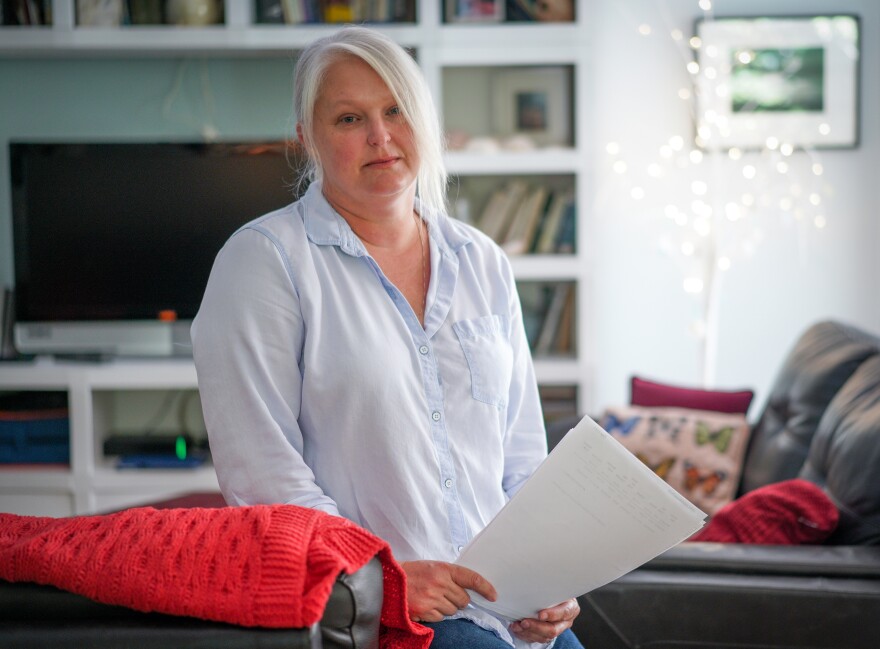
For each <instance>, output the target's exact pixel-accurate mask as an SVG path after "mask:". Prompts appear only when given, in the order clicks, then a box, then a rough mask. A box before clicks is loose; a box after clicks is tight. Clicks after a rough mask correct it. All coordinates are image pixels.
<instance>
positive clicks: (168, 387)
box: [0, 356, 219, 516]
mask: <svg viewBox="0 0 880 649" xmlns="http://www.w3.org/2000/svg"><path fill="white" fill-rule="evenodd" d="M0 390H4V391H25V390H35V391H36V390H38V391H58V392H63V393H66V394H67V396H68V407H69V413H70V462H69V463H68V464H65V465H57V464H53V465H35V464H29V465H13V464H2V465H0V511H3V512H12V513H17V514H27V515H35V516H71V515H78V514H91V513H99V512H107V511H112V510H116V509H120V508H123V507H129V506H136V505H140V504H145V503H148V502H151V501H155V500H161V499H165V498H171V497H175V496H178V495H180V494H183V493H186V492H192V491H210V492H219V486H218V484H217V477H216V474H215V473H214V467H213V465H211V464H210V463H207V464H205V465H203V466H201V467H198V468H191V469H122V470H121V469H117V468H116V466H115V458H106V457H105V456H104V452H103V444H104V440H105V439H107V438H108V437H109V436H110V435H111V434H113V433H114V432H116V431H117V430H130V431H135V432H137V431H138V430H139V426H140V427H141V428H142V427H143V426H144V423H145V422H146V421H148V420H150V419H153V418H154V417H155V415H156V413H157V412H158V411H159V410H160V409H161V408H166V407H167V411H168V417H167V418H165V419H164V421H160V425H159V430H160V431H163V430H164V429H166V428H167V429H169V430H171V429H175V430H179V428H177V427H178V426H179V424H180V421H179V420H176V419H175V417H176V416H177V414H178V413H179V412H181V411H182V412H183V417H184V419H185V421H184V424H185V426H186V428H187V429H188V432H189V433H190V434H192V435H193V436H195V437H202V438H204V436H205V433H204V421H203V420H202V416H201V409H200V404H199V402H198V383H197V381H196V371H195V366H194V364H193V362H192V359H186V358H161V359H122V358H109V357H105V358H101V359H100V360H98V361H96V360H94V359H71V358H64V359H60V358H57V357H56V358H52V357H46V356H40V357H37V358H35V359H33V360H31V361H17V362H15V363H9V364H4V365H3V366H2V369H0ZM132 422H135V423H134V424H132Z"/></svg>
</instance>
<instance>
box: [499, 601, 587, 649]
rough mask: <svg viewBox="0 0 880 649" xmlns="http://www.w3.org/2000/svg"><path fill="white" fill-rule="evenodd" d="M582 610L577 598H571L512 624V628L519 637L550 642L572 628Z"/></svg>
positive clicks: (528, 640) (530, 640) (532, 640)
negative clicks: (533, 616)
mask: <svg viewBox="0 0 880 649" xmlns="http://www.w3.org/2000/svg"><path fill="white" fill-rule="evenodd" d="M580 612H581V607H580V606H579V605H578V603H577V600H576V599H570V600H568V601H567V602H562V603H561V604H557V605H556V606H551V607H550V608H545V609H544V610H542V611H538V615H537V617H535V618H531V617H528V618H525V619H522V620H519V621H518V622H514V623H513V624H511V625H510V630H511V631H513V633H514V635H516V636H517V637H518V638H522V639H523V640H525V641H527V642H550V641H551V640H552V639H553V638H555V637H556V636H558V635H559V634H560V633H562V632H563V631H565V630H566V629H569V628H571V625H572V623H573V622H574V619H575V618H576V617H577V616H578V614H579V613H580Z"/></svg>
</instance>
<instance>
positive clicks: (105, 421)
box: [0, 0, 594, 515]
mask: <svg viewBox="0 0 880 649" xmlns="http://www.w3.org/2000/svg"><path fill="white" fill-rule="evenodd" d="M573 1H574V2H575V4H576V12H575V15H576V16H577V19H576V20H575V21H574V22H571V23H540V24H539V23H516V24H447V23H445V22H443V20H442V4H443V3H442V1H441V0H413V2H414V7H415V11H414V13H415V16H416V18H417V20H416V22H407V23H399V24H387V23H383V24H373V25H372V26H373V27H375V28H376V29H379V30H381V31H383V32H384V33H386V34H388V35H389V36H391V37H392V38H393V39H395V40H396V41H397V42H398V43H400V44H401V45H403V46H405V47H409V48H412V49H413V50H414V53H415V56H416V58H417V60H418V62H419V64H420V65H421V66H422V69H423V70H424V72H425V75H426V78H427V80H428V83H429V86H430V87H431V91H432V93H433V94H434V97H435V100H436V103H437V106H438V107H439V109H440V110H441V113H447V112H448V111H447V110H446V107H450V106H451V107H458V108H459V109H463V110H466V111H471V112H472V113H474V114H475V115H476V119H478V120H479V119H482V120H483V121H484V122H485V123H487V124H488V123H490V121H491V119H492V118H493V117H492V115H493V114H492V108H491V100H490V99H488V98H487V99H484V100H483V102H482V104H475V103H474V102H473V101H472V100H473V98H472V97H471V96H470V95H469V94H468V93H467V91H463V90H461V89H458V90H457V89H456V88H455V87H453V85H452V84H449V83H447V81H448V76H449V75H448V72H449V71H450V70H453V69H458V70H463V71H464V73H465V75H466V74H467V72H468V71H471V72H474V71H475V70H476V69H477V68H487V69H493V68H511V67H533V66H558V67H561V68H565V69H566V70H567V74H568V77H569V78H570V84H568V85H570V88H568V89H567V95H566V99H565V101H566V105H565V109H566V113H567V115H568V121H569V122H570V124H569V125H568V131H567V135H568V137H567V142H565V144H567V145H568V146H558V145H557V146H552V147H543V148H535V149H532V150H521V151H519V150H513V149H511V148H505V147H504V146H499V147H498V148H497V150H495V151H492V152H488V153H487V152H483V151H475V150H463V149H460V150H453V151H450V152H449V153H448V154H447V156H446V163H447V168H448V171H449V173H450V176H451V177H454V178H457V179H458V180H459V181H460V182H459V183H458V187H459V188H460V191H462V192H477V193H479V192H483V196H481V197H479V199H478V200H477V199H474V200H473V201H472V204H473V209H472V213H471V216H472V217H474V219H475V218H476V216H478V215H477V214H476V213H475V212H477V211H478V210H479V209H480V208H479V207H478V205H479V204H481V202H484V201H485V197H486V194H487V193H488V192H489V191H491V189H490V186H491V183H492V182H496V183H500V182H506V181H509V180H510V179H514V178H520V179H523V180H525V181H526V182H529V183H531V184H541V183H546V184H547V186H548V187H549V188H550V189H551V190H559V189H560V188H565V189H567V190H570V191H571V193H572V195H573V197H574V198H573V200H574V204H575V206H576V231H575V235H574V236H575V239H574V243H573V244H572V246H571V250H568V251H566V252H556V253H554V254H533V253H528V252H524V253H522V254H511V261H512V264H513V269H514V274H515V276H516V279H517V281H518V282H530V283H545V284H548V285H551V286H552V285H555V284H558V283H560V282H562V283H567V284H570V285H571V287H572V288H571V292H572V296H573V298H572V299H573V302H574V307H572V308H569V310H568V311H567V313H569V316H568V317H570V318H571V319H572V322H571V323H570V327H569V331H568V332H567V335H568V336H570V337H571V340H572V342H571V345H570V347H569V348H568V351H566V352H564V353H561V354H560V353H557V352H558V346H557V347H554V348H553V351H552V352H551V353H545V354H537V353H536V354H535V368H536V374H537V377H538V381H539V383H540V384H541V385H542V387H544V388H547V389H549V390H550V392H552V393H553V394H556V395H557V397H554V399H555V401H554V403H553V406H552V408H553V412H554V413H558V412H559V408H560V404H562V406H561V407H563V408H564V409H569V410H573V411H577V412H578V413H583V412H589V411H590V394H589V390H590V387H591V383H590V376H591V371H592V368H591V365H590V360H589V359H590V338H589V335H590V331H591V327H590V324H589V319H588V316H589V314H590V311H591V310H590V280H591V274H590V268H589V261H590V259H591V255H590V250H589V243H590V236H589V229H590V219H589V217H590V214H589V210H588V208H587V206H588V205H589V201H588V200H587V198H588V197H589V196H591V195H592V194H593V193H594V188H593V187H592V170H591V168H590V163H589V162H588V161H589V160H590V159H591V156H590V155H588V153H589V148H588V147H589V146H590V142H591V138H590V133H589V130H588V127H589V123H588V115H586V114H585V110H584V109H583V107H584V106H586V105H587V102H586V97H587V88H588V82H589V78H588V73H589V69H590V65H591V61H590V58H589V57H590V54H589V51H590V49H589V43H588V41H587V38H586V36H585V32H586V30H585V29H584V25H585V22H584V21H585V20H587V19H588V14H589V11H588V8H589V7H588V4H587V2H586V0H573ZM51 6H52V24H51V25H46V26H21V27H19V26H0V58H6V59H17V58H20V59H28V58H30V59H38V58H42V59H53V60H54V59H58V60H66V59H68V58H76V57H82V58H90V57H93V58H96V59H102V58H137V57H143V58H148V57H225V58H234V57H263V58H267V59H269V58H279V57H281V58H291V55H292V53H294V52H296V51H297V50H299V49H301V48H302V47H304V46H305V45H306V44H308V43H310V42H311V41H313V40H314V39H315V38H318V37H320V36H323V35H325V34H327V33H329V32H331V31H332V30H333V29H335V26H334V25H326V24H303V25H288V24H266V23H260V22H258V21H257V19H256V16H255V14H256V10H255V6H256V3H255V1H254V0H225V2H224V9H225V22H224V23H223V24H220V25H212V26H207V27H178V26H168V25H149V26H146V25H143V26H142V25H137V26H121V27H108V28H99V27H81V26H78V25H77V24H76V10H75V6H76V5H75V0H51ZM487 97H488V95H487ZM441 117H443V119H444V122H446V125H447V127H449V125H450V124H449V121H448V118H449V115H448V114H443V115H441ZM508 144H509V143H508ZM480 177H483V178H484V179H483V180H480ZM485 178H489V180H485ZM480 183H483V189H474V186H475V185H477V186H478V185H479V184H480ZM487 183H488V184H487ZM0 390H58V391H62V392H67V394H68V397H69V403H70V428H71V460H70V466H69V467H61V468H54V467H53V468H30V467H28V468H5V467H0V511H18V512H20V513H35V514H47V515H69V514H80V513H90V512H95V511H107V510H110V509H113V508H117V507H123V506H126V505H130V504H137V503H138V502H146V501H149V500H152V499H155V498H158V497H163V496H171V495H176V494H179V493H182V492H185V491H188V490H214V489H216V488H217V485H216V477H215V476H214V473H213V469H212V468H211V467H203V468H200V469H197V470H181V471H155V470H126V471H120V470H117V469H115V468H113V467H112V466H111V465H110V464H108V463H107V462H106V461H105V460H104V458H103V456H102V454H101V452H100V450H101V443H102V440H103V438H104V436H106V435H107V434H108V433H109V431H110V430H111V428H112V423H113V422H112V420H113V418H114V417H115V416H117V415H118V412H117V411H118V410H119V409H120V406H119V405H118V404H119V399H118V398H117V395H118V394H120V393H128V397H131V398H132V399H137V398H138V396H137V395H141V398H143V399H144V401H145V402H149V401H150V399H152V398H153V397H155V393H156V392H157V391H178V392H183V393H191V392H194V391H197V380H196V374H195V369H194V367H193V365H192V362H191V361H183V360H156V361H147V360H145V361H114V362H110V363H100V364H90V363H72V362H68V363H63V362H53V361H49V360H46V359H39V360H37V361H36V362H32V363H20V364H19V363H14V364H13V363H9V364H5V365H4V366H3V367H2V368H0ZM148 393H149V394H148ZM570 394H573V395H574V396H570ZM132 395H134V396H132ZM558 395H564V396H563V397H558ZM128 397H126V398H128ZM193 405H194V406H195V404H193Z"/></svg>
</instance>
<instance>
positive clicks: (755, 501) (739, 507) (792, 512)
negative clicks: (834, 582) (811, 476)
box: [688, 478, 839, 545]
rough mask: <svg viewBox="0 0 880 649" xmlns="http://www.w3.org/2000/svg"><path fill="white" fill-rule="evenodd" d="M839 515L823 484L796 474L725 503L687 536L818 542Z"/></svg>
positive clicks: (737, 540)
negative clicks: (694, 531)
mask: <svg viewBox="0 0 880 649" xmlns="http://www.w3.org/2000/svg"><path fill="white" fill-rule="evenodd" d="M838 519H839V513H838V511H837V507H836V506H835V505H834V502H833V501H832V500H831V499H830V498H829V497H828V496H827V495H826V494H825V492H824V491H822V489H821V488H820V487H818V486H817V485H814V484H813V483H812V482H808V481H806V480H801V479H799V478H795V479H792V480H783V481H782V482H777V483H773V484H769V485H765V486H764V487H759V488H758V489H755V490H754V491H750V492H749V493H747V494H745V495H744V496H741V497H740V498H738V499H737V500H734V501H733V502H732V503H729V504H728V505H725V506H724V507H722V508H721V509H720V510H719V511H718V513H717V514H715V515H714V516H713V517H712V519H711V520H710V521H709V523H708V524H707V525H706V526H705V527H704V528H703V529H702V530H700V531H699V532H697V533H696V534H695V535H694V536H692V537H690V539H688V540H689V541H708V542H716V543H758V544H764V545H797V544H816V543H822V541H824V540H825V539H827V538H828V537H829V536H830V535H831V533H832V532H833V531H834V529H835V528H836V527H837V522H838Z"/></svg>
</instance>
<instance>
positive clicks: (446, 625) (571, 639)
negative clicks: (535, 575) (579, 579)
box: [422, 619, 584, 649]
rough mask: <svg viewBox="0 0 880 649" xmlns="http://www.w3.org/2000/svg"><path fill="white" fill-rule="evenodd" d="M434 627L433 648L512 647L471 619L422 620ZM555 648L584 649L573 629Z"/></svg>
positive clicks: (484, 648) (497, 648)
mask: <svg viewBox="0 0 880 649" xmlns="http://www.w3.org/2000/svg"><path fill="white" fill-rule="evenodd" d="M422 624H424V625H425V626H427V627H431V628H432V629H434V640H432V641H431V649H511V648H510V645H509V644H507V643H506V642H504V640H502V639H501V638H499V637H498V636H497V635H495V634H494V633H492V632H491V631H487V630H486V629H484V628H482V627H480V626H477V625H476V624H474V623H473V622H471V621H470V620H462V619H455V620H443V621H441V622H422ZM553 649H584V647H583V645H582V644H581V643H580V641H578V639H577V637H576V636H575V635H574V633H572V632H571V629H568V630H567V631H566V632H565V633H561V634H560V635H559V637H558V638H556V643H555V644H554V645H553Z"/></svg>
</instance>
